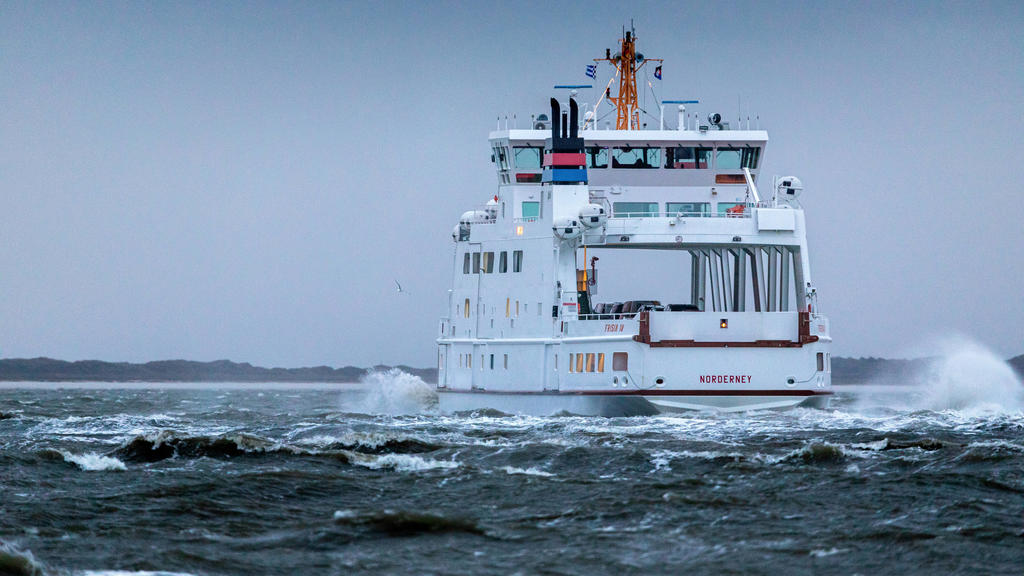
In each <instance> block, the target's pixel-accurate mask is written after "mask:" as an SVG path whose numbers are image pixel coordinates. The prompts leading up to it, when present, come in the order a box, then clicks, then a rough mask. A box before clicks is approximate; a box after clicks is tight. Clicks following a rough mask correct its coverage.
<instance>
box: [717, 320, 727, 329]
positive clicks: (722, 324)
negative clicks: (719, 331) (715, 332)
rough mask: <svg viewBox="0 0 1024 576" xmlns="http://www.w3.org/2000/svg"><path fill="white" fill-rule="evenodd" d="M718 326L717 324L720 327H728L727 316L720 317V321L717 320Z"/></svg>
mask: <svg viewBox="0 0 1024 576" xmlns="http://www.w3.org/2000/svg"><path fill="white" fill-rule="evenodd" d="M718 326H719V327H720V328H728V327H729V319H728V318H722V319H721V320H720V321H719V322H718Z"/></svg>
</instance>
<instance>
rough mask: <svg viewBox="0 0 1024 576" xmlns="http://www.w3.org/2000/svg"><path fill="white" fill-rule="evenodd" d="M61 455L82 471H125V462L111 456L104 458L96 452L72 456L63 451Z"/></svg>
mask: <svg viewBox="0 0 1024 576" xmlns="http://www.w3.org/2000/svg"><path fill="white" fill-rule="evenodd" d="M61 455H62V456H63V457H64V461H65V462H69V463H71V464H74V465H75V466H78V467H79V468H81V469H82V470H86V471H89V472H97V471H103V470H117V471H124V470H127V468H125V465H124V462H122V461H120V460H118V459H117V458H113V457H111V456H103V455H102V454H97V453H95V452H89V453H87V454H72V453H70V452H63V451H61Z"/></svg>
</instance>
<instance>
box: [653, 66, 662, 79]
mask: <svg viewBox="0 0 1024 576" xmlns="http://www.w3.org/2000/svg"><path fill="white" fill-rule="evenodd" d="M654 77H655V78H657V79H658V80H661V66H660V65H659V66H657V67H656V68H655V69H654Z"/></svg>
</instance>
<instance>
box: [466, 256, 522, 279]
mask: <svg viewBox="0 0 1024 576" xmlns="http://www.w3.org/2000/svg"><path fill="white" fill-rule="evenodd" d="M464 256H465V257H464V258H463V260H462V273H463V274H469V272H470V270H472V271H473V274H479V273H481V272H483V273H484V274H491V273H493V272H494V252H473V253H472V254H470V253H469V252H466V253H465V254H464ZM471 262H472V265H470V263H471ZM512 271H513V272H522V271H523V251H522V250H515V251H513V252H512ZM506 272H508V252H501V253H500V254H499V255H498V273H500V274H504V273H506Z"/></svg>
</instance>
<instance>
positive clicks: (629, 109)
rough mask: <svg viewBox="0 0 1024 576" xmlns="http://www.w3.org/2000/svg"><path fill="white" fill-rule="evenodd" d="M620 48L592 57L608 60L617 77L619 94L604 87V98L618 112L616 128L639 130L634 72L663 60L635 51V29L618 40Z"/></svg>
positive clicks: (627, 31) (602, 60) (603, 60)
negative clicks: (614, 94)
mask: <svg viewBox="0 0 1024 576" xmlns="http://www.w3.org/2000/svg"><path fill="white" fill-rule="evenodd" d="M619 46H620V50H619V52H618V53H617V54H614V55H613V54H612V51H611V50H605V56H604V58H594V62H610V63H611V65H612V66H614V67H615V71H616V74H615V75H616V76H618V77H619V79H620V80H619V95H618V96H617V97H613V96H612V95H611V87H610V86H609V87H608V88H606V89H605V98H607V99H608V101H609V102H611V103H612V104H613V105H614V106H615V108H616V109H617V111H618V113H617V114H616V118H615V129H616V130H639V129H640V112H639V110H638V107H637V92H636V72H637V70H640V69H641V68H643V67H644V65H645V64H647V63H648V62H663V61H664V60H662V59H661V58H648V59H645V58H644V55H643V54H637V52H636V30H635V29H633V28H631V29H630V30H626V33H625V34H624V36H623V38H622V39H620V40H619Z"/></svg>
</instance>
